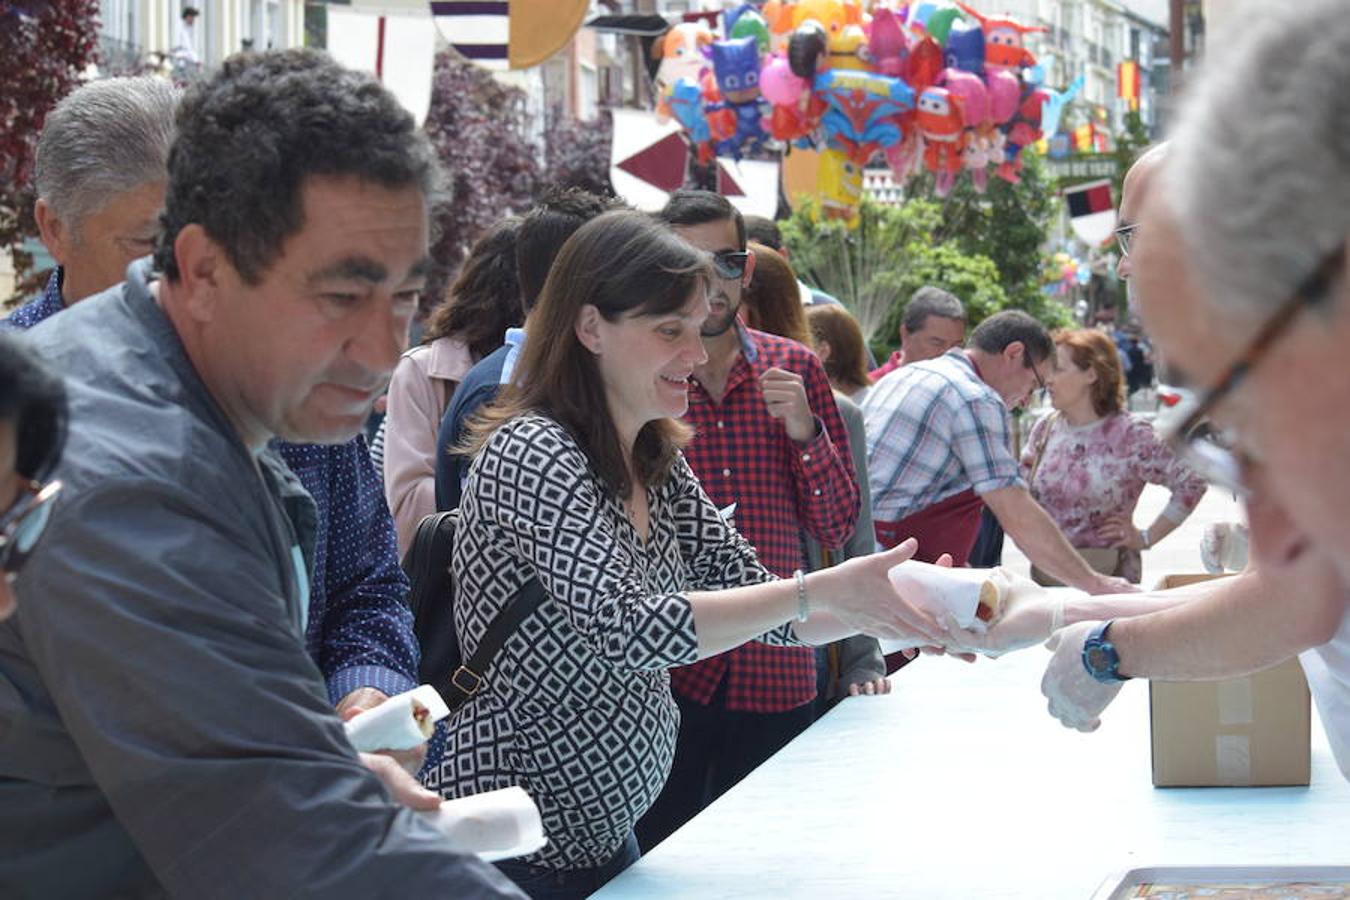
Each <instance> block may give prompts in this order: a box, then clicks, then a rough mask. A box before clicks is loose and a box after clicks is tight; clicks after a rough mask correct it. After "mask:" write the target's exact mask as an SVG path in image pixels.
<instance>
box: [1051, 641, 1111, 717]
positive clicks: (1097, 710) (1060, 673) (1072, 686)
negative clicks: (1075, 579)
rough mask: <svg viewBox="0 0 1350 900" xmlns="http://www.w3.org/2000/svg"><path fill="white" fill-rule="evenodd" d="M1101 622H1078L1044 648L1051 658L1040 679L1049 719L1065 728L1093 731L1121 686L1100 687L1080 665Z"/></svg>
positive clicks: (1107, 685) (1108, 685) (1104, 685)
mask: <svg viewBox="0 0 1350 900" xmlns="http://www.w3.org/2000/svg"><path fill="white" fill-rule="evenodd" d="M1101 624H1102V623H1101V622H1078V623H1076V624H1073V625H1070V626H1069V627H1068V628H1064V629H1061V630H1060V631H1057V632H1055V633H1054V634H1053V635H1051V637H1050V640H1048V641H1046V643H1045V646H1046V649H1047V650H1050V651H1051V652H1052V653H1053V654H1054V655H1053V656H1051V657H1050V664H1049V665H1047V666H1046V667H1045V675H1044V676H1043V677H1042V678H1041V693H1042V694H1044V695H1045V697H1046V699H1047V700H1049V704H1048V706H1049V709H1050V715H1052V716H1054V717H1055V718H1056V719H1059V721H1060V723H1061V724H1062V725H1064V727H1065V728H1076V729H1078V730H1079V731H1096V730H1097V728H1098V726H1100V725H1101V724H1102V720H1101V714H1102V710H1104V709H1106V707H1107V706H1109V705H1110V704H1111V701H1112V700H1114V699H1115V698H1116V694H1118V693H1120V684H1119V683H1117V684H1102V683H1101V682H1100V681H1098V680H1097V679H1095V678H1093V677H1092V676H1091V675H1089V674H1088V670H1087V668H1086V667H1084V665H1083V643H1084V642H1085V641H1086V640H1087V638H1088V635H1089V634H1091V633H1092V629H1094V628H1096V627H1097V626H1098V625H1101Z"/></svg>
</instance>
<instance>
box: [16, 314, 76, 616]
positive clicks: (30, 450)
mask: <svg viewBox="0 0 1350 900" xmlns="http://www.w3.org/2000/svg"><path fill="white" fill-rule="evenodd" d="M65 441H66V392H65V389H64V388H63V387H62V385H61V381H60V379H59V378H57V377H56V376H55V375H53V374H51V373H50V372H48V371H47V369H46V368H44V367H43V366H42V364H41V363H40V362H39V361H38V359H37V357H35V356H33V355H32V354H31V353H30V352H29V351H28V350H26V349H25V348H24V347H23V346H22V345H21V344H20V343H19V341H18V340H17V339H16V338H14V337H12V336H10V335H7V334H0V620H3V619H7V618H9V616H10V615H12V614H13V613H14V610H15V603H16V599H15V596H14V593H13V589H12V587H11V582H12V581H13V580H14V577H15V576H16V575H17V574H18V572H19V569H20V568H21V567H22V566H23V563H24V560H25V559H27V558H28V554H29V553H30V552H31V551H32V549H33V547H34V546H35V545H36V544H37V542H38V539H39V538H40V537H42V532H43V530H44V529H45V528H46V527H47V519H48V517H49V516H50V515H51V508H52V501H53V500H54V499H55V498H56V495H57V493H58V492H59V491H60V489H61V485H60V483H59V482H55V481H54V482H52V483H50V484H43V483H42V479H43V478H45V477H46V476H47V475H48V474H49V473H50V472H51V470H52V469H53V468H54V467H55V466H56V463H57V460H59V459H60V458H61V448H62V447H63V446H64V445H65Z"/></svg>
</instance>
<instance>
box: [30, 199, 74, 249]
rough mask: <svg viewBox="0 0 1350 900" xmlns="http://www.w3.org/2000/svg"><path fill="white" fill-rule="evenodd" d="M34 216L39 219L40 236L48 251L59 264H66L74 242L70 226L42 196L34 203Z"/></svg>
mask: <svg viewBox="0 0 1350 900" xmlns="http://www.w3.org/2000/svg"><path fill="white" fill-rule="evenodd" d="M33 218H34V219H36V220H37V227H38V236H39V237H41V238H42V243H43V245H44V246H45V247H46V248H47V252H48V253H50V254H51V255H52V259H54V260H56V264H57V265H58V266H64V265H66V264H67V263H68V262H69V261H70V252H71V243H72V241H71V233H70V228H69V226H67V225H66V223H65V222H64V221H62V220H61V218H60V217H58V216H57V215H56V210H54V209H52V207H51V204H49V203H48V202H47V201H46V200H42V199H40V198H39V199H38V202H37V203H34V204H33Z"/></svg>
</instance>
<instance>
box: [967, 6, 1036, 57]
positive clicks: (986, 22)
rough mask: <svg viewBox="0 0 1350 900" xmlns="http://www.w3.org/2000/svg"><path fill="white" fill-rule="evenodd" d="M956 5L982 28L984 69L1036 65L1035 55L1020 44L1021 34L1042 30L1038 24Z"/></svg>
mask: <svg viewBox="0 0 1350 900" xmlns="http://www.w3.org/2000/svg"><path fill="white" fill-rule="evenodd" d="M957 5H958V6H960V7H961V9H962V10H964V11H965V12H966V14H967V15H970V16H973V17H974V18H975V19H976V20H978V21H979V23H980V25H981V26H982V27H983V29H984V64H985V67H986V68H995V69H1022V68H1025V67H1028V66H1034V65H1036V57H1035V56H1034V55H1033V54H1032V53H1031V51H1030V50H1028V49H1026V47H1024V46H1022V36H1023V35H1025V34H1030V33H1032V32H1036V31H1045V30H1046V28H1045V27H1044V26H1042V25H1023V24H1022V23H1021V22H1018V21H1017V20H1016V19H1010V18H1008V17H1007V16H986V15H984V14H983V13H981V12H979V11H978V10H975V9H972V8H971V7H969V6H967V5H966V4H964V3H961V2H959V0H958V2H957Z"/></svg>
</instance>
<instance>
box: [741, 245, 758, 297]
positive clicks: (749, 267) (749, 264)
mask: <svg viewBox="0 0 1350 900" xmlns="http://www.w3.org/2000/svg"><path fill="white" fill-rule="evenodd" d="M745 252H746V253H747V254H749V255H748V256H746V258H745V274H744V275H742V276H741V287H743V288H747V287H749V286H750V277H751V276H752V275H754V274H755V251H753V250H746V251H745Z"/></svg>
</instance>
